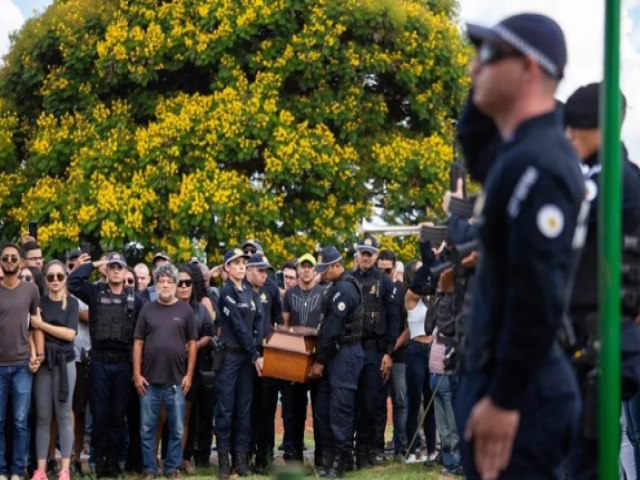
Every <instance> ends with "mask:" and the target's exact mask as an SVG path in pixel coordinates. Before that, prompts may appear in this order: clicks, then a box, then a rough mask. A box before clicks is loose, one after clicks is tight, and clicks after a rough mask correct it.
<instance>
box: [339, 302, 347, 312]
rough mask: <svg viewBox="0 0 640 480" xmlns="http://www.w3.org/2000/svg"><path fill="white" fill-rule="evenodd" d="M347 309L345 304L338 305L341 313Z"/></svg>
mask: <svg viewBox="0 0 640 480" xmlns="http://www.w3.org/2000/svg"><path fill="white" fill-rule="evenodd" d="M345 308H347V306H346V305H345V304H344V302H340V303H339V304H338V310H340V311H341V312H344V309H345Z"/></svg>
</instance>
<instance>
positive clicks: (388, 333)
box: [353, 267, 400, 354]
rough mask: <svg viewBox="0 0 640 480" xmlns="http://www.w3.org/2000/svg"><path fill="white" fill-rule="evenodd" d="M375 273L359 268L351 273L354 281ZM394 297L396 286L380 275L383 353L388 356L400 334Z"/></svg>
mask: <svg viewBox="0 0 640 480" xmlns="http://www.w3.org/2000/svg"><path fill="white" fill-rule="evenodd" d="M377 273H378V269H377V268H375V267H372V268H370V269H369V270H366V271H363V270H362V269H360V268H359V269H357V270H356V271H354V272H353V277H354V278H355V279H356V280H360V279H364V278H368V277H371V276H373V275H376V274H377ZM396 295H397V292H396V286H395V285H394V284H393V282H392V281H391V279H390V278H389V277H387V276H386V275H384V274H382V279H381V283H380V297H381V298H382V304H383V305H384V321H385V345H386V348H385V352H386V353H389V354H392V353H393V349H394V348H395V346H396V340H397V339H398V335H399V334H400V305H399V304H398V301H397V299H396ZM363 340H364V339H363Z"/></svg>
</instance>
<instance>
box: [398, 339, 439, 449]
mask: <svg viewBox="0 0 640 480" xmlns="http://www.w3.org/2000/svg"><path fill="white" fill-rule="evenodd" d="M405 361H406V364H405V365H406V367H405V369H406V372H405V373H406V376H405V378H406V379H407V441H408V442H410V441H411V439H412V438H413V436H414V435H415V433H416V430H417V429H418V416H419V413H420V405H421V404H422V405H424V406H426V405H427V404H428V402H429V400H430V399H431V388H430V387H429V345H428V344H425V343H421V342H416V341H413V340H411V341H409V345H408V346H407V353H406V357H405ZM424 433H425V439H426V443H427V451H428V452H429V453H431V452H435V451H436V417H435V414H434V409H433V405H431V407H430V408H429V410H428V412H427V416H426V418H425V421H424ZM418 443H419V442H418V437H417V435H416V440H415V441H414V442H413V444H412V445H409V453H415V452H416V449H417V448H418Z"/></svg>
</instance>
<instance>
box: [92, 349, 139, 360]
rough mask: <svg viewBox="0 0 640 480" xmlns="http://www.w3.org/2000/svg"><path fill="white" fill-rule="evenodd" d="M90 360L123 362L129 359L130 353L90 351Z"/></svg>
mask: <svg viewBox="0 0 640 480" xmlns="http://www.w3.org/2000/svg"><path fill="white" fill-rule="evenodd" d="M91 360H92V361H95V362H100V363H123V362H130V361H131V354H130V353H128V352H117V353H114V352H96V351H95V350H92V351H91Z"/></svg>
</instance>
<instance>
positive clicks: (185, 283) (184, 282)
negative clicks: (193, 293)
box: [178, 280, 193, 287]
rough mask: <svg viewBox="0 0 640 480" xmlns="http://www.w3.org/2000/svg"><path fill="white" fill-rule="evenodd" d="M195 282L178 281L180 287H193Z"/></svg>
mask: <svg viewBox="0 0 640 480" xmlns="http://www.w3.org/2000/svg"><path fill="white" fill-rule="evenodd" d="M191 286H193V280H178V287H191Z"/></svg>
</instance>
